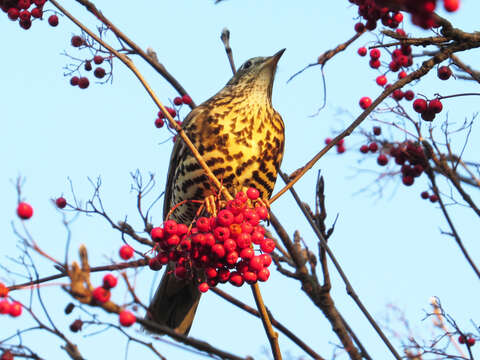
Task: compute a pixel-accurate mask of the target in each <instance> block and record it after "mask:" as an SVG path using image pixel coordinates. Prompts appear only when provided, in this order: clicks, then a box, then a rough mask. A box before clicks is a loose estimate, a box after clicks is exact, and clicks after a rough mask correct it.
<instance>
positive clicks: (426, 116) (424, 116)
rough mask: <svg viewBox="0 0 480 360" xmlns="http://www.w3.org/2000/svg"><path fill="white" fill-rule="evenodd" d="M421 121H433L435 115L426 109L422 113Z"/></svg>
mask: <svg viewBox="0 0 480 360" xmlns="http://www.w3.org/2000/svg"><path fill="white" fill-rule="evenodd" d="M422 119H423V120H425V121H433V119H435V113H434V112H433V111H432V110H430V109H427V110H426V111H425V112H423V113H422Z"/></svg>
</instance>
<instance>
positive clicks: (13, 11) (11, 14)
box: [7, 8, 20, 21]
mask: <svg viewBox="0 0 480 360" xmlns="http://www.w3.org/2000/svg"><path fill="white" fill-rule="evenodd" d="M7 15H8V18H9V19H10V20H13V21H15V20H17V19H18V16H19V15H20V10H18V9H17V8H10V9H8V14H7Z"/></svg>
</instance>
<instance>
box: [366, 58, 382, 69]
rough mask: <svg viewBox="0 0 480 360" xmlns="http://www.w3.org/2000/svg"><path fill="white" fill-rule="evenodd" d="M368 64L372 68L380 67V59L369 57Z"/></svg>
mask: <svg viewBox="0 0 480 360" xmlns="http://www.w3.org/2000/svg"><path fill="white" fill-rule="evenodd" d="M368 64H369V65H370V67H371V68H372V69H378V68H379V67H380V65H382V64H381V62H380V60H378V59H370V61H369V62H368Z"/></svg>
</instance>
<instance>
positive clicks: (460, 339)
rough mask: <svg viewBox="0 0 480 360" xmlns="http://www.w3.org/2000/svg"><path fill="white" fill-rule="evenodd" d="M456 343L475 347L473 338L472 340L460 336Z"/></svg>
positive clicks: (469, 337)
mask: <svg viewBox="0 0 480 360" xmlns="http://www.w3.org/2000/svg"><path fill="white" fill-rule="evenodd" d="M458 342H459V343H460V344H467V345H468V346H473V345H475V338H473V337H471V336H463V335H460V336H459V337H458Z"/></svg>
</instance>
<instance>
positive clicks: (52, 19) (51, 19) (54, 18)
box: [48, 15, 58, 27]
mask: <svg viewBox="0 0 480 360" xmlns="http://www.w3.org/2000/svg"><path fill="white" fill-rule="evenodd" d="M48 23H49V24H50V26H54V27H55V26H57V25H58V16H57V15H50V16H49V17H48Z"/></svg>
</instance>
